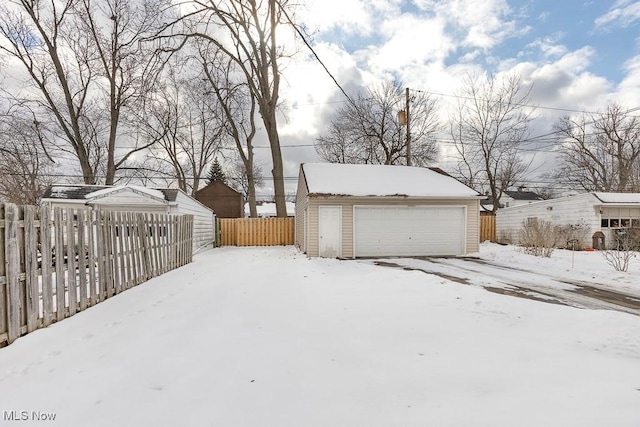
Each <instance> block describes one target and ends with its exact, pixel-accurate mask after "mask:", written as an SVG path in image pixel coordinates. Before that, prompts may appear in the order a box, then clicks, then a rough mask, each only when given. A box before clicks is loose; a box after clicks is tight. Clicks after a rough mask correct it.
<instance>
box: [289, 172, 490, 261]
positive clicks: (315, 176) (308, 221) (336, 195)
mask: <svg viewBox="0 0 640 427" xmlns="http://www.w3.org/2000/svg"><path fill="white" fill-rule="evenodd" d="M482 197H483V196H481V195H479V194H478V193H477V192H476V191H474V190H473V189H471V188H469V187H467V186H466V185H464V184H462V183H461V182H459V181H457V180H456V179H455V178H452V177H451V176H449V175H447V174H446V173H444V172H442V171H434V170H431V169H428V168H419V167H409V166H386V165H351V164H332V163H305V164H303V165H301V166H300V175H299V178H298V191H297V195H296V210H295V212H296V245H297V246H298V247H299V248H300V249H301V250H302V251H304V252H305V253H306V254H307V255H309V256H321V257H344V258H357V257H369V256H375V257H377V256H420V255H471V254H476V253H478V251H479V218H480V208H479V205H480V199H481V198H482Z"/></svg>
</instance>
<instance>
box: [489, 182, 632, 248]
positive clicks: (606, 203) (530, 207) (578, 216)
mask: <svg viewBox="0 0 640 427" xmlns="http://www.w3.org/2000/svg"><path fill="white" fill-rule="evenodd" d="M534 218H537V219H539V220H545V221H550V222H552V223H554V224H557V225H560V226H569V227H573V228H574V229H575V230H577V233H576V238H578V239H579V240H580V243H581V246H583V247H595V248H598V249H604V248H605V247H612V246H613V245H614V244H613V243H612V242H614V240H615V239H614V233H615V232H619V231H620V230H621V229H625V228H630V227H640V193H598V192H595V193H584V194H578V195H575V196H568V197H561V198H558V199H549V200H544V201H539V202H533V203H530V204H526V205H521V206H515V207H509V208H504V209H500V210H499V211H498V214H497V217H496V235H497V238H498V241H504V242H513V243H518V233H519V230H520V229H521V228H522V226H523V224H524V223H526V221H531V220H533V219H534Z"/></svg>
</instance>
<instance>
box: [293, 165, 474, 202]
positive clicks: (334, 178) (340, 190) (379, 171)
mask: <svg viewBox="0 0 640 427" xmlns="http://www.w3.org/2000/svg"><path fill="white" fill-rule="evenodd" d="M302 170H303V171H304V176H305V178H306V182H307V186H308V189H309V194H331V195H340V196H374V197H375V196H379V197H384V196H406V197H444V198H452V197H477V196H480V194H478V192H477V191H475V190H473V189H471V188H469V187H467V186H466V185H464V184H463V183H461V182H460V181H458V180H457V179H455V178H453V177H451V176H448V175H443V174H442V173H438V172H435V171H433V170H431V169H428V168H419V167H411V166H388V165H351V164H337V163H305V164H303V165H302Z"/></svg>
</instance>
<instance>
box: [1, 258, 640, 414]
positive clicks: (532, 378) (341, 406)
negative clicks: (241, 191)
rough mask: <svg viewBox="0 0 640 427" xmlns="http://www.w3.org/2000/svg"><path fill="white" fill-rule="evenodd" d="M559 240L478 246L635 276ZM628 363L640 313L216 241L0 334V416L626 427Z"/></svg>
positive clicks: (628, 279)
mask: <svg viewBox="0 0 640 427" xmlns="http://www.w3.org/2000/svg"><path fill="white" fill-rule="evenodd" d="M566 255H567V253H565V252H558V253H557V254H555V255H554V257H553V258H552V259H551V260H548V259H547V260H544V259H533V258H530V257H528V256H524V255H522V254H519V253H518V252H517V251H514V250H513V248H502V247H496V246H494V245H483V247H482V252H481V256H482V257H485V258H489V259H490V258H493V259H500V260H502V261H503V262H507V263H517V264H518V265H521V266H522V265H525V264H526V263H530V264H533V265H534V266H535V267H536V268H539V269H540V270H541V271H544V272H545V273H547V274H551V273H554V272H557V273H558V274H569V275H576V274H579V275H581V276H580V277H581V278H583V279H584V280H587V279H589V278H596V277H598V278H599V279H603V280H605V281H607V283H609V284H610V285H611V286H615V284H616V283H620V284H621V285H622V286H624V287H625V288H626V289H632V288H634V286H637V287H640V284H639V281H638V280H637V279H636V278H637V277H638V271H639V270H638V267H637V265H636V264H638V263H640V260H636V263H635V264H634V266H633V269H634V270H633V271H632V272H630V273H624V274H623V273H614V272H613V270H612V269H610V268H609V267H608V266H606V264H602V263H600V261H597V259H599V258H596V257H600V255H599V254H589V255H587V256H589V257H591V256H593V257H592V258H585V262H584V263H583V262H582V261H579V260H578V256H579V257H582V256H584V254H576V256H577V258H576V262H575V266H574V269H573V270H572V269H571V267H570V258H568V259H567V258H566ZM579 262H580V263H581V264H578V263H579ZM578 265H580V267H578ZM593 280H595V279H593ZM598 283H603V282H602V280H599V282H598ZM639 367H640V317H638V316H634V315H630V314H626V313H620V312H615V311H605V310H580V309H576V308H571V307H566V306H561V305H553V304H546V303H541V302H536V301H530V300H526V299H522V298H513V297H509V296H505V295H499V294H495V293H491V292H487V291H486V290H484V289H482V288H481V287H477V286H464V285H461V284H459V283H455V282H453V281H450V280H447V279H445V278H443V277H441V276H437V275H429V274H424V273H423V272H419V271H405V270H402V269H398V268H385V267H380V266H375V265H372V264H371V263H366V262H357V261H338V260H327V259H307V258H306V257H305V256H304V255H302V254H299V253H298V252H297V251H296V250H295V249H294V248H292V247H285V248H222V249H216V250H210V251H207V252H205V253H202V254H199V255H198V256H196V259H195V261H194V263H192V264H190V265H188V266H186V267H183V268H180V269H178V270H174V271H172V272H169V273H167V274H165V275H163V276H161V277H159V278H156V279H153V280H151V281H149V282H147V283H145V284H142V285H140V286H139V287H137V288H134V289H132V290H129V291H127V292H125V293H123V294H121V295H118V296H117V297H115V298H112V299H110V300H107V301H106V302H104V303H102V304H99V305H98V306H96V307H93V308H91V309H90V310H87V311H85V312H82V313H80V314H78V315H76V316H74V317H72V318H70V319H68V320H65V321H63V322H61V323H59V324H55V325H53V326H51V327H49V328H46V329H42V330H39V331H37V332H35V333H32V334H29V335H27V336H25V337H23V338H20V339H19V340H17V341H16V342H15V343H14V344H12V345H11V346H9V347H7V348H3V349H0V411H2V412H3V413H2V417H3V418H2V421H0V425H14V424H15V425H28V424H29V423H28V422H24V421H19V422H18V421H15V422H14V421H8V420H7V418H9V417H13V418H20V417H21V416H23V415H25V414H26V418H28V419H33V418H34V416H36V415H37V414H34V413H32V411H36V412H38V413H55V416H56V419H55V421H54V422H49V423H44V424H48V425H60V426H114V425H121V426H174V425H185V426H391V425H393V426H400V425H401V426H411V425H413V426H426V425H433V426H542V425H544V426H578V425H579V426H603V425H606V426H638V425H639V424H640V368H639ZM23 411H24V412H23ZM34 423H35V421H34ZM37 424H43V423H42V421H39V422H37Z"/></svg>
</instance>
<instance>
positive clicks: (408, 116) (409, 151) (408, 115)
mask: <svg viewBox="0 0 640 427" xmlns="http://www.w3.org/2000/svg"><path fill="white" fill-rule="evenodd" d="M405 97H406V99H407V106H406V109H407V110H406V111H407V115H406V122H407V166H411V127H410V126H411V119H410V117H411V115H410V114H409V104H410V99H409V88H406V90H405Z"/></svg>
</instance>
